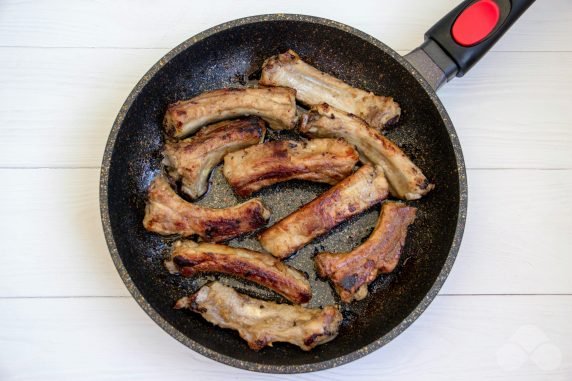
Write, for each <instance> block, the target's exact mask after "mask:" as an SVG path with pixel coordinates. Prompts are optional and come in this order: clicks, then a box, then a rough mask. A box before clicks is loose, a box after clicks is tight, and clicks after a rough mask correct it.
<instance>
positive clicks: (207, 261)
mask: <svg viewBox="0 0 572 381" xmlns="http://www.w3.org/2000/svg"><path fill="white" fill-rule="evenodd" d="M165 266H166V267H167V269H168V270H169V271H170V272H171V273H179V274H181V275H183V276H185V277H190V276H193V275H195V274H197V273H212V272H218V273H225V274H230V275H234V276H237V277H240V278H244V279H247V280H249V281H252V282H255V283H258V284H260V285H261V286H264V287H267V288H269V289H271V290H273V291H275V292H277V293H278V294H281V295H282V296H284V297H285V298H286V299H288V300H289V301H291V302H292V303H296V304H302V303H307V302H308V301H310V298H311V297H312V290H311V289H310V283H309V282H308V280H307V279H306V278H305V277H304V275H303V274H302V273H301V272H300V271H298V270H296V269H295V268H293V267H290V266H288V265H286V264H284V263H282V262H281V261H280V260H279V259H277V258H274V257H273V256H272V255H270V254H265V253H259V252H256V251H252V250H247V249H241V248H236V247H230V246H226V245H219V244H214V243H196V242H193V241H177V242H176V243H175V244H174V245H173V250H172V252H171V258H169V259H168V260H167V261H166V262H165Z"/></svg>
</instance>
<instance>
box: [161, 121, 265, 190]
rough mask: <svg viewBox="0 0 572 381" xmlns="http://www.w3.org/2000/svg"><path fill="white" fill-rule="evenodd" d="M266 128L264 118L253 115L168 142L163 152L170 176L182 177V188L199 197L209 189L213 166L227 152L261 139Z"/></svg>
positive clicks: (211, 126)
mask: <svg viewBox="0 0 572 381" xmlns="http://www.w3.org/2000/svg"><path fill="white" fill-rule="evenodd" d="M265 131H266V128H265V127H264V121H263V120H262V119H260V118H257V117H252V118H249V119H237V120H229V121H222V122H219V123H216V124H213V125H210V126H208V127H205V128H203V129H202V130H201V131H200V134H197V135H196V136H194V137H192V138H190V139H185V140H179V141H170V142H167V143H166V144H165V151H164V152H163V155H164V156H165V163H166V164H167V166H168V167H169V169H170V170H169V175H171V176H172V177H173V178H174V179H176V180H179V179H182V187H181V190H182V191H183V192H184V193H186V194H187V195H189V196H190V197H191V198H197V197H200V196H202V195H203V194H204V193H205V192H206V191H207V188H208V179H209V175H210V173H211V171H212V169H213V168H214V167H215V166H216V165H217V164H218V163H220V161H221V160H222V158H223V157H224V155H226V154H227V153H229V152H233V151H237V150H239V149H242V148H245V147H248V146H251V145H253V144H257V143H259V142H261V141H262V140H263V139H264V133H265Z"/></svg>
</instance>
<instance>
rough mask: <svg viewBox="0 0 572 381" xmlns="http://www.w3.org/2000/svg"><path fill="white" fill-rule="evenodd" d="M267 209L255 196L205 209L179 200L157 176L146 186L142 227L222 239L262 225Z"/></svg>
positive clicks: (213, 240)
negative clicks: (220, 207)
mask: <svg viewBox="0 0 572 381" xmlns="http://www.w3.org/2000/svg"><path fill="white" fill-rule="evenodd" d="M269 217H270V211H269V210H268V209H266V208H265V207H264V205H263V204H262V202H261V201H260V200H258V199H252V200H248V201H246V202H244V203H242V204H239V205H236V206H233V207H230V208H223V209H212V208H205V207H202V206H198V205H195V204H193V203H190V202H187V201H185V200H183V199H182V198H181V197H179V195H177V193H175V191H174V190H173V189H172V188H171V186H170V185H169V183H168V181H167V180H166V179H165V178H164V177H162V176H159V177H157V178H156V179H155V180H153V182H152V183H151V186H150V187H149V200H148V201H147V207H146V208H145V218H144V219H143V226H145V229H147V230H149V231H151V232H155V233H158V234H162V235H170V234H180V235H182V236H183V237H188V236H192V235H198V236H199V237H201V238H202V239H203V240H205V241H211V242H219V241H225V240H228V239H231V238H234V237H237V236H239V235H241V234H244V233H248V232H251V231H254V230H256V229H258V228H260V227H262V226H264V225H265V224H266V222H267V221H268V218H269Z"/></svg>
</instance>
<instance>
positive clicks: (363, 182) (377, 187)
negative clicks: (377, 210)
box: [259, 164, 388, 258]
mask: <svg viewBox="0 0 572 381" xmlns="http://www.w3.org/2000/svg"><path fill="white" fill-rule="evenodd" d="M387 195H388V186H387V181H386V180H385V177H384V176H383V173H382V172H377V171H376V170H375V169H374V168H373V166H371V165H369V164H366V165H364V166H363V167H361V168H360V169H358V170H357V171H356V172H355V173H354V174H352V175H351V176H349V177H347V178H345V179H344V180H342V181H340V182H339V183H338V184H336V185H334V186H333V187H332V188H330V189H329V190H327V191H326V192H324V193H323V194H321V195H320V196H319V197H317V198H315V199H314V200H312V201H310V202H309V203H308V204H306V205H304V206H303V207H302V208H300V209H298V210H297V211H295V212H294V213H292V214H290V215H289V216H287V217H285V218H283V219H282V220H280V221H278V222H277V223H276V224H274V225H273V226H271V227H270V228H268V229H266V230H265V231H264V232H262V234H260V237H259V241H260V244H261V245H262V247H263V248H264V249H265V250H266V251H268V252H269V253H271V254H272V255H274V256H275V257H278V258H286V257H288V256H289V255H290V254H292V253H294V252H295V251H296V250H298V249H300V248H301V247H303V246H304V245H306V244H307V243H308V242H310V241H311V240H313V239H314V238H317V237H319V236H321V235H322V234H324V233H326V232H328V231H329V230H331V229H333V228H334V227H335V226H337V225H339V224H340V223H341V222H343V221H345V220H347V219H348V218H350V217H352V216H354V215H356V214H359V213H361V212H363V211H364V210H366V209H368V208H369V207H371V206H373V205H375V204H377V203H379V202H381V201H382V200H383V199H385V198H386V197H387Z"/></svg>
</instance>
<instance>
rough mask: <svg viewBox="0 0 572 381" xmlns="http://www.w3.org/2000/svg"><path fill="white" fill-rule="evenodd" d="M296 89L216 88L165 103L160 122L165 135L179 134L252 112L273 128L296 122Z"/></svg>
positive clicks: (289, 126)
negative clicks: (163, 118)
mask: <svg viewBox="0 0 572 381" xmlns="http://www.w3.org/2000/svg"><path fill="white" fill-rule="evenodd" d="M295 95H296V91H295V90H293V89H287V88H285V87H268V88H246V89H220V90H214V91H208V92H206V93H202V94H200V95H198V96H196V97H194V98H191V99H188V100H186V101H179V102H176V103H173V104H171V105H169V107H168V108H167V113H166V114H165V120H164V122H163V124H164V127H165V131H166V132H167V134H168V135H170V136H172V137H175V138H182V137H185V136H187V135H190V134H192V133H193V132H195V131H196V130H198V129H199V128H200V127H202V126H204V125H206V124H209V123H214V122H218V121H220V120H224V119H232V118H237V117H239V116H244V115H256V116H259V117H261V118H262V119H264V120H266V121H267V122H268V124H269V125H270V127H272V128H273V129H275V130H289V129H292V128H294V127H295V126H296V122H297V118H296V99H295Z"/></svg>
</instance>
